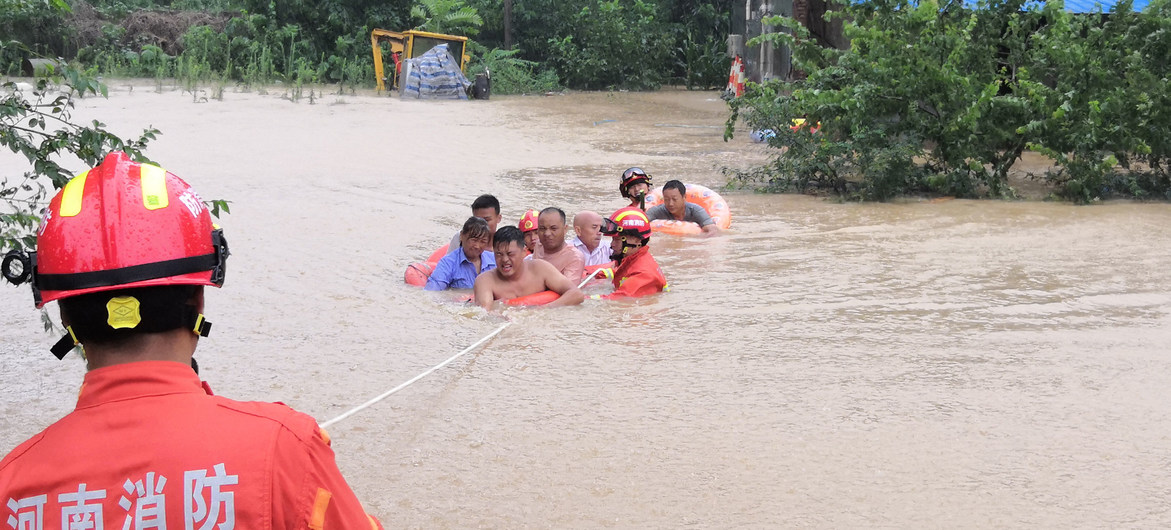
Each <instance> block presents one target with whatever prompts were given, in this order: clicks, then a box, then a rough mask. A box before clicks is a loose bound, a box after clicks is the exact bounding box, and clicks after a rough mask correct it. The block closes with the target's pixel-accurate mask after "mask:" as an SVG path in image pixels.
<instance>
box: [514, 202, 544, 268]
mask: <svg viewBox="0 0 1171 530" xmlns="http://www.w3.org/2000/svg"><path fill="white" fill-rule="evenodd" d="M537 217H538V213H537V211H536V210H529V211H527V212H525V213H524V215H522V216H520V221H517V223H516V227H517V228H519V229H520V233H521V234H524V237H525V250H526V251H527V252H528V255H526V256H525V259H532V255H533V252H536V251H537V247H538V246H540V245H541V239H540V238H538V237H537Z"/></svg>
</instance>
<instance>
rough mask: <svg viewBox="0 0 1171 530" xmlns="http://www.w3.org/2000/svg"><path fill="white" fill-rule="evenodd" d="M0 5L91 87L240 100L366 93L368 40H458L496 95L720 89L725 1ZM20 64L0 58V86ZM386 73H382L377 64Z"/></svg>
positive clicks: (39, 48)
mask: <svg viewBox="0 0 1171 530" xmlns="http://www.w3.org/2000/svg"><path fill="white" fill-rule="evenodd" d="M52 1H53V2H59V3H62V5H64V3H65V2H68V4H69V6H70V9H60V8H58V7H57V6H54V5H52V4H49V3H46V0H0V7H2V8H3V9H0V35H4V36H5V38H6V39H12V40H14V41H19V42H22V43H24V45H25V46H26V47H27V49H28V50H30V51H31V56H33V57H36V56H40V57H50V58H56V57H62V58H64V59H65V60H68V61H76V63H77V64H79V65H81V67H83V68H86V69H90V70H91V71H93V72H95V73H97V74H100V75H109V76H121V77H146V78H155V79H157V80H159V83H160V87H161V86H162V82H163V80H164V79H166V80H172V79H173V80H176V82H178V83H179V84H180V85H181V86H183V87H185V88H186V87H191V86H194V85H196V84H205V85H206V84H210V85H212V86H218V87H220V92H221V93H222V87H223V86H226V85H239V86H242V87H243V88H245V89H247V88H250V87H253V86H258V85H262V84H272V83H281V84H284V85H285V86H286V87H293V86H303V85H307V84H335V85H337V87H338V91H339V92H340V91H346V90H350V91H352V90H355V89H357V88H360V87H373V86H374V69H373V60H372V57H371V48H370V31H371V30H372V29H374V28H383V29H389V30H392V31H401V30H406V29H421V30H425V31H433V32H440V33H450V34H455V35H462V36H468V37H471V38H473V39H475V40H474V41H473V42H472V44H471V45H469V51H470V53H471V55H472V64H471V67H470V68H469V70H468V72H467V73H468V75H469V77H470V76H472V75H475V74H476V73H479V72H481V71H482V70H483V69H484V68H489V69H491V71H492V74H493V76H494V77H495V78H496V79H495V81H496V82H495V83H494V87H493V91H494V92H496V93H523V92H544V91H548V90H553V89H558V88H560V87H563V86H564V87H569V88H633V89H646V88H655V87H658V86H660V85H663V84H667V83H676V84H685V85H686V86H688V87H694V88H711V87H716V86H722V84H723V82H724V80H725V79H726V75H727V74H726V72H727V68H728V63H729V61H728V59H727V58H725V57H724V49H723V39H724V38H725V36H726V35H727V33H728V30H729V18H730V12H731V9H730V5H731V3H730V0H717V1H716V2H700V1H698V0H658V1H655V0H650V1H644V0H587V1H586V2H553V1H551V0H532V1H515V2H512V1H510V2H506V4H508V5H509V6H510V7H511V15H512V16H511V24H505V20H504V16H505V14H504V10H505V6H504V5H502V4H501V2H498V1H494V0H492V1H490V0H390V1H388V2H375V1H372V0H352V1H348V2H340V3H339V2H326V1H321V0H273V1H269V0H263V1H262V0H89V1H90V2H92V4H90V3H86V0H52ZM29 57H30V54H28V53H21V51H20V50H17V49H16V48H14V47H11V46H5V47H3V48H0V74H6V75H15V74H17V73H19V71H20V69H21V63H22V61H23V60H24V59H27V58H29ZM388 62H389V61H388Z"/></svg>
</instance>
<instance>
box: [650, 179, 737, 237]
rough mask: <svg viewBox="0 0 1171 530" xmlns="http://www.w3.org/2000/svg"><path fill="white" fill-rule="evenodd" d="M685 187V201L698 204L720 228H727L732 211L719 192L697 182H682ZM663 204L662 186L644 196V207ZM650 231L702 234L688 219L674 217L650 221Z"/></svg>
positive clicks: (681, 234) (730, 223)
mask: <svg viewBox="0 0 1171 530" xmlns="http://www.w3.org/2000/svg"><path fill="white" fill-rule="evenodd" d="M684 186H686V187H687V202H690V203H695V204H698V205H699V206H700V207H702V208H703V209H704V210H706V211H707V214H708V215H710V216H711V217H712V220H713V221H715V222H716V226H718V227H719V228H720V230H727V229H728V227H729V226H731V225H732V211H731V210H729V209H728V202H727V201H725V200H724V198H723V197H720V194H719V193H716V192H715V191H712V190H711V189H709V188H707V187H706V186H700V185H699V184H684ZM660 204H663V187H662V186H659V187H657V188H655V189H654V191H652V192H650V193H648V194H647V196H646V209H647V210H650V209H651V208H652V207H655V206H658V205H660ZM651 231H652V232H659V233H662V234H671V235H677V236H688V235H697V234H702V233H703V229H702V228H700V227H699V225H697V224H695V223H692V222H690V221H676V220H674V219H657V220H654V221H651Z"/></svg>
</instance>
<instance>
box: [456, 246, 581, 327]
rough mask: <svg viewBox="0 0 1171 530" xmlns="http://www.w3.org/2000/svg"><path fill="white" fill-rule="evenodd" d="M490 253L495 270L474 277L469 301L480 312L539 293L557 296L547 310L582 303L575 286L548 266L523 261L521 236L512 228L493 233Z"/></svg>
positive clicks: (537, 261)
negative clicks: (481, 308) (501, 303)
mask: <svg viewBox="0 0 1171 530" xmlns="http://www.w3.org/2000/svg"><path fill="white" fill-rule="evenodd" d="M492 245H493V247H492V250H493V252H494V253H495V258H496V268H495V269H492V270H490V271H487V272H484V273H482V274H480V275H479V276H478V277H476V284H475V287H474V288H473V293H474V296H473V300H474V301H475V302H476V305H478V306H480V307H483V308H484V309H489V310H491V309H492V304H493V303H494V302H495V301H496V300H509V299H514V298H520V297H523V296H528V295H531V294H535V293H539V292H541V291H554V292H556V293H557V294H558V295H559V296H558V298H557V299H556V300H553V301H551V302H549V303H548V304H545V305H548V306H561V305H576V304H580V303H581V301H582V300H584V299H585V295H584V294H582V292H581V289H578V288H577V284H575V283H573V282H570V281H569V279H567V278H566V277H565V276H563V275H562V274H561V272H560V271H558V270H557V268H556V267H554V266H553V265H552V264H550V263H549V262H547V261H543V260H539V259H534V260H525V259H524V253H525V246H524V236H523V235H522V234H521V232H520V229H519V228H517V227H515V226H505V227H502V228H500V230H497V231H496V237H495V238H494V240H493V244H492Z"/></svg>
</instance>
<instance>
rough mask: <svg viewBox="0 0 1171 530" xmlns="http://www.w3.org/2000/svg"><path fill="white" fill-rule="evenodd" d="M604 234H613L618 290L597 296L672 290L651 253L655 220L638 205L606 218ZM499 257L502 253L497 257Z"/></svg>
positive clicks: (608, 297) (615, 277)
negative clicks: (650, 244)
mask: <svg viewBox="0 0 1171 530" xmlns="http://www.w3.org/2000/svg"><path fill="white" fill-rule="evenodd" d="M602 233H603V234H605V235H608V236H611V239H610V251H611V255H610V257H611V258H613V259H614V261H615V262H616V263H617V266H616V267H615V268H614V278H613V281H614V291H613V292H611V293H610V294H607V295H594V296H593V297H592V298H594V299H605V300H612V299H615V298H634V297H640V296H646V295H649V294H655V293H658V292H662V291H669V290H670V287H669V286H668V285H667V278H666V277H665V276H663V271H662V269H660V268H659V264H658V262H656V261H655V258H654V257H653V256H651V250H650V248H649V247H647V244H648V243H650V240H651V220H650V219H648V218H647V216H646V213H644V212H643V211H642V210H640V209H639V208H637V207H635V206H627V207H626V208H622V209H621V210H618V211H616V212H614V215H611V216H610V218H609V219H606V222H605V225H604V226H603V227H602ZM497 259H499V256H497Z"/></svg>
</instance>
